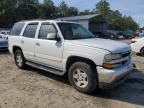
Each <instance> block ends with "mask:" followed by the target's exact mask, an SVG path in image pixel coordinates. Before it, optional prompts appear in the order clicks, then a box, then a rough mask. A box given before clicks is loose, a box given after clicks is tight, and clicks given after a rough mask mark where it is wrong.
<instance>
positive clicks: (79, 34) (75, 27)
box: [58, 23, 94, 40]
mask: <svg viewBox="0 0 144 108" xmlns="http://www.w3.org/2000/svg"><path fill="white" fill-rule="evenodd" d="M58 26H59V28H60V30H61V32H62V34H63V36H64V39H66V40H74V39H88V38H94V35H93V34H92V33H90V32H89V31H88V30H87V29H86V28H84V27H83V26H81V25H80V24H74V23H58Z"/></svg>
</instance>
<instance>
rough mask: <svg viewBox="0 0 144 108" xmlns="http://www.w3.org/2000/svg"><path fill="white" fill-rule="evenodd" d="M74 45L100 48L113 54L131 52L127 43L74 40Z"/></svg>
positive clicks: (105, 40) (95, 39)
mask: <svg viewBox="0 0 144 108" xmlns="http://www.w3.org/2000/svg"><path fill="white" fill-rule="evenodd" d="M72 43H73V44H78V45H84V46H89V47H95V48H100V49H104V50H108V51H110V52H113V53H119V52H126V51H130V50H131V47H130V45H128V44H126V43H123V42H118V41H113V40H108V39H100V38H94V39H80V40H72Z"/></svg>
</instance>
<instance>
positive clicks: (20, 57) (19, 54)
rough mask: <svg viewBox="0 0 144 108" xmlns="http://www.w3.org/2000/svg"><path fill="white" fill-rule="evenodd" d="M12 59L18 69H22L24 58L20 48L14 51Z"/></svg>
mask: <svg viewBox="0 0 144 108" xmlns="http://www.w3.org/2000/svg"><path fill="white" fill-rule="evenodd" d="M14 59H15V64H16V65H17V67H18V68H19V69H23V68H24V67H25V62H26V60H25V58H24V55H23V53H22V51H21V50H20V49H18V50H16V51H15V54H14Z"/></svg>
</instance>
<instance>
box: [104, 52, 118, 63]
mask: <svg viewBox="0 0 144 108" xmlns="http://www.w3.org/2000/svg"><path fill="white" fill-rule="evenodd" d="M120 58H121V54H107V55H105V57H104V63H107V62H111V61H112V60H117V59H120Z"/></svg>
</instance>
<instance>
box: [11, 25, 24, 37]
mask: <svg viewBox="0 0 144 108" xmlns="http://www.w3.org/2000/svg"><path fill="white" fill-rule="evenodd" d="M24 25H25V23H16V24H15V25H14V26H13V28H12V29H11V31H10V35H15V36H19V35H20V33H21V30H22V28H23V27H24Z"/></svg>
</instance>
